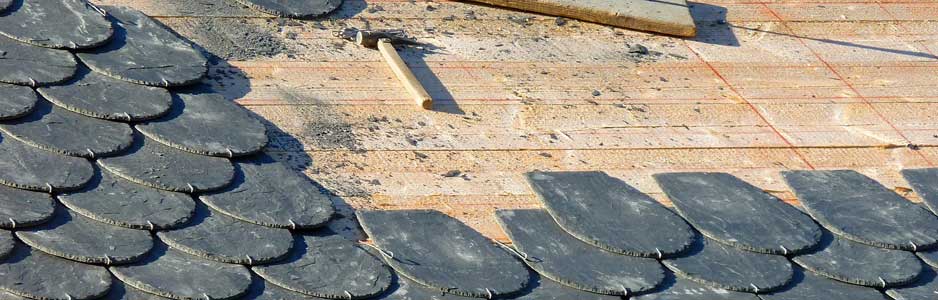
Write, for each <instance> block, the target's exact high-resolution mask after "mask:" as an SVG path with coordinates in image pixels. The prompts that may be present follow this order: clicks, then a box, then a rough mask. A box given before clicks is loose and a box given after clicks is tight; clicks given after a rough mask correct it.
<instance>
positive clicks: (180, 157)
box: [98, 137, 234, 193]
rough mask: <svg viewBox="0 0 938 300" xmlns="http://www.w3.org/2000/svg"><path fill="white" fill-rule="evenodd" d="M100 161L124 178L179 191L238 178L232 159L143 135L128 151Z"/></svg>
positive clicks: (206, 188) (209, 187) (220, 185)
mask: <svg viewBox="0 0 938 300" xmlns="http://www.w3.org/2000/svg"><path fill="white" fill-rule="evenodd" d="M98 163H99V164H100V165H101V167H103V168H104V169H106V170H107V171H109V172H111V173H113V174H116V175H118V176H120V177H122V178H124V179H127V180H130V181H133V182H135V183H138V184H142V185H146V186H149V187H153V188H158V189H162V190H168V191H175V192H186V193H197V192H205V191H211V190H217V189H220V188H223V187H225V186H227V185H228V184H229V183H231V181H232V179H233V178H234V166H233V165H232V164H231V162H230V161H228V159H225V158H220V157H208V156H201V155H198V154H192V153H189V152H185V151H182V150H178V149H175V148H171V147H167V146H164V145H163V144H160V143H159V142H156V141H153V140H150V139H147V138H143V137H137V138H136V140H135V141H134V145H133V146H132V147H131V148H130V149H128V150H127V152H126V153H125V154H123V155H121V156H116V157H106V158H102V159H100V160H98Z"/></svg>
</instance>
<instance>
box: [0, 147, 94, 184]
mask: <svg viewBox="0 0 938 300" xmlns="http://www.w3.org/2000/svg"><path fill="white" fill-rule="evenodd" d="M92 175H94V168H92V167H91V163H90V162H88V161H87V160H85V159H83V158H78V157H69V156H65V155H61V154H57V153H52V152H49V151H45V150H41V149H37V148H34V147H32V146H29V145H26V144H23V142H20V141H17V140H15V139H13V138H10V137H9V136H6V135H3V136H2V137H0V183H2V184H4V185H8V186H12V187H16V188H21V189H26V190H33V191H43V192H52V191H58V190H74V189H77V188H80V187H82V186H83V185H84V184H85V183H87V182H88V181H89V180H91V177H92Z"/></svg>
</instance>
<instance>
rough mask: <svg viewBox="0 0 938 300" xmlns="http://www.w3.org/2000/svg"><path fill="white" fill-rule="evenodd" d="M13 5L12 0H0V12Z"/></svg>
mask: <svg viewBox="0 0 938 300" xmlns="http://www.w3.org/2000/svg"><path fill="white" fill-rule="evenodd" d="M11 6H13V0H0V12H4V11H6V10H7V9H9V8H10V7H11Z"/></svg>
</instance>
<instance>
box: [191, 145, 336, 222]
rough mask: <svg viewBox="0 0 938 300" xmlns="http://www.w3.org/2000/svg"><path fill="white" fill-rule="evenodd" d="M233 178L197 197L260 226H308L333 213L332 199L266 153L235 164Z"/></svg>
mask: <svg viewBox="0 0 938 300" xmlns="http://www.w3.org/2000/svg"><path fill="white" fill-rule="evenodd" d="M235 168H236V172H235V179H234V182H233V183H232V184H231V185H229V186H228V187H227V188H225V189H224V190H222V191H219V192H215V193H211V194H207V195H202V196H199V198H200V199H201V200H202V202H204V203H205V204H206V205H208V206H210V207H212V209H214V210H216V211H219V212H221V213H223V214H226V215H228V216H231V217H234V218H236V219H239V220H242V221H245V222H250V223H254V224H258V225H263V226H270V227H277V228H290V229H311V228H317V227H320V226H322V225H324V224H325V223H326V222H328V221H329V220H330V219H331V218H332V214H333V213H335V208H334V207H333V204H332V200H331V199H329V196H327V195H325V194H324V193H322V192H321V191H320V190H319V188H318V187H317V186H315V185H314V184H313V183H312V181H310V179H309V178H307V177H306V176H305V175H303V174H300V173H299V172H296V171H293V170H291V169H289V168H287V166H285V165H284V164H282V163H280V162H277V161H275V160H273V159H272V158H271V157H270V156H268V155H267V154H259V155H257V156H256V157H253V158H250V159H246V160H241V161H238V162H236V164H235Z"/></svg>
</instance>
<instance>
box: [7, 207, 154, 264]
mask: <svg viewBox="0 0 938 300" xmlns="http://www.w3.org/2000/svg"><path fill="white" fill-rule="evenodd" d="M16 236H17V237H19V238H20V240H22V241H23V242H24V243H26V244H27V245H29V246H30V247H33V248H36V249H39V250H41V251H42V252H46V253H48V254H52V255H55V256H58V257H62V258H67V259H71V260H75V261H79V262H83V263H89V264H104V265H114V264H126V263H131V262H134V261H137V260H139V259H141V258H143V257H144V256H145V255H146V254H147V252H148V251H150V249H151V248H153V238H152V237H151V236H150V233H149V232H146V231H142V230H134V229H127V228H121V227H117V226H112V225H108V224H104V223H101V222H98V221H94V220H91V219H88V218H85V217H82V216H80V215H76V214H74V213H72V212H69V211H68V210H66V209H64V208H63V209H58V210H57V211H56V214H55V217H53V218H52V220H51V221H49V222H48V223H45V224H43V225H40V226H36V227H30V228H27V229H25V230H20V231H17V232H16Z"/></svg>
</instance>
